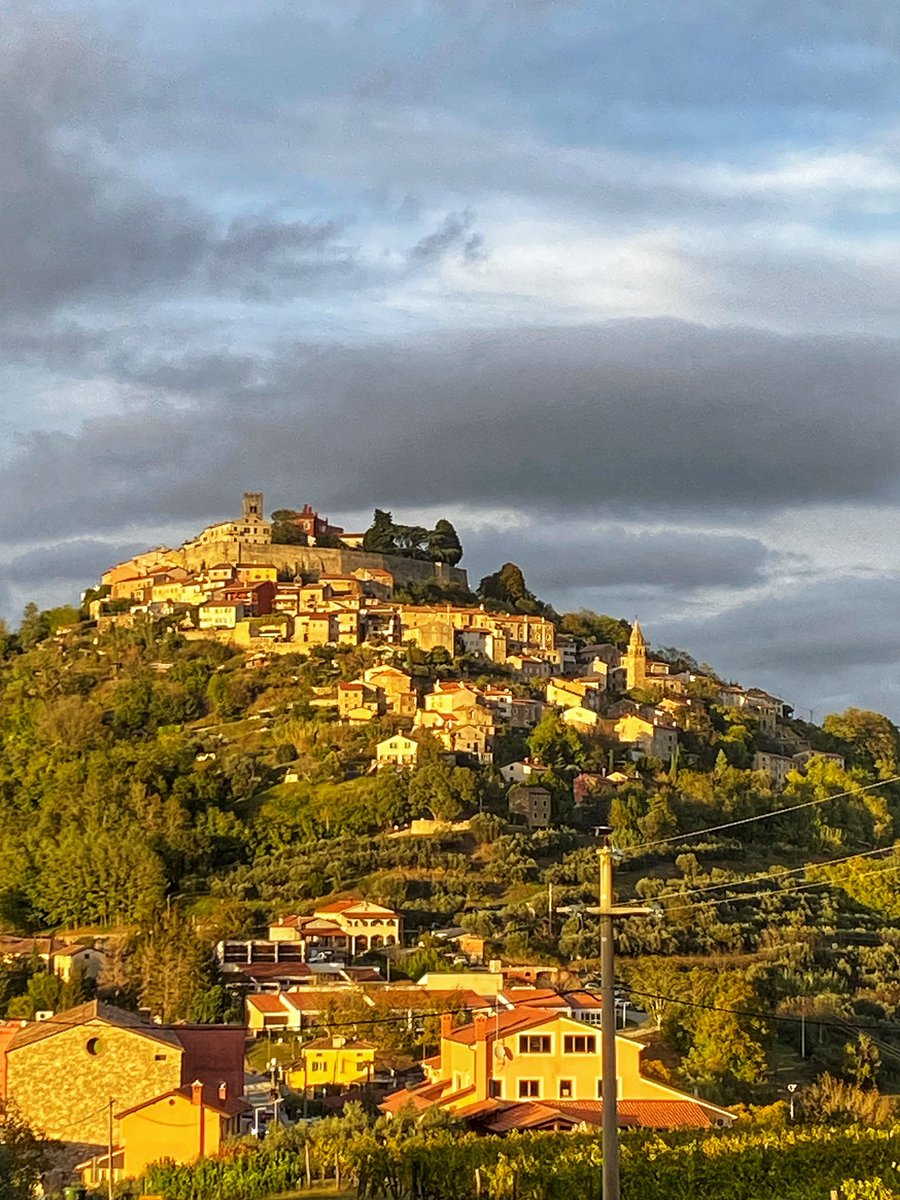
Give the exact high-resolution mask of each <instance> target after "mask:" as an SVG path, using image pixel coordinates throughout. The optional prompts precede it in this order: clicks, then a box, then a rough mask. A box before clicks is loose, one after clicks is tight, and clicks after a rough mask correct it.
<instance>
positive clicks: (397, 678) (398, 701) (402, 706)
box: [362, 667, 417, 717]
mask: <svg viewBox="0 0 900 1200" xmlns="http://www.w3.org/2000/svg"><path fill="white" fill-rule="evenodd" d="M362 678H363V683H366V684H368V685H369V687H373V688H375V689H376V691H377V692H378V693H379V695H381V696H383V698H384V709H385V711H386V712H390V713H395V714H396V715H397V716H398V717H412V716H414V715H415V712H416V703H417V696H416V692H415V689H414V688H413V684H412V677H411V676H410V675H407V673H406V672H405V671H400V670H398V669H397V668H396V667H369V669H368V670H367V671H364V672H363V677H362Z"/></svg>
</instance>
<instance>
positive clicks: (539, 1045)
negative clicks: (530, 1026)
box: [519, 1033, 550, 1054]
mask: <svg viewBox="0 0 900 1200" xmlns="http://www.w3.org/2000/svg"><path fill="white" fill-rule="evenodd" d="M519 1053H520V1054H549V1053H550V1038H549V1036H548V1035H547V1034H533V1033H520V1034H519Z"/></svg>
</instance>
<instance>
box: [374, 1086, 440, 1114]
mask: <svg viewBox="0 0 900 1200" xmlns="http://www.w3.org/2000/svg"><path fill="white" fill-rule="evenodd" d="M437 1086H438V1085H437V1084H430V1085H428V1087H429V1088H431V1089H434V1088H436V1087H437ZM441 1087H443V1084H442V1085H441ZM425 1090H426V1089H424V1088H423V1089H419V1088H417V1089H416V1090H415V1091H413V1090H411V1089H410V1088H401V1089H400V1090H399V1091H398V1092H391V1094H390V1095H389V1096H386V1097H385V1098H384V1100H383V1101H382V1102H381V1104H379V1105H378V1107H379V1109H380V1110H381V1112H383V1113H396V1112H399V1111H400V1110H401V1109H402V1108H406V1106H407V1104H411V1105H412V1106H413V1108H415V1109H416V1110H417V1111H419V1112H422V1111H423V1110H424V1109H426V1108H431V1106H432V1104H434V1101H435V1099H437V1096H435V1097H431V1096H426V1095H424V1094H423V1093H424V1091H425ZM438 1094H440V1093H438Z"/></svg>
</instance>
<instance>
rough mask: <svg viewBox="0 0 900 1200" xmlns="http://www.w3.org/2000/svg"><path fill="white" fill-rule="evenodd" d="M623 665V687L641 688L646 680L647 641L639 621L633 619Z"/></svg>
mask: <svg viewBox="0 0 900 1200" xmlns="http://www.w3.org/2000/svg"><path fill="white" fill-rule="evenodd" d="M622 663H623V666H624V667H625V688H626V690H627V691H629V692H630V691H631V689H632V688H641V687H643V686H644V685H645V683H646V682H647V642H646V639H645V638H644V631H643V630H642V629H641V626H640V622H639V621H637V620H635V622H634V625H633V626H632V629H631V637H630V638H629V639H628V649H627V650H626V651H625V653H624V654H623V656H622Z"/></svg>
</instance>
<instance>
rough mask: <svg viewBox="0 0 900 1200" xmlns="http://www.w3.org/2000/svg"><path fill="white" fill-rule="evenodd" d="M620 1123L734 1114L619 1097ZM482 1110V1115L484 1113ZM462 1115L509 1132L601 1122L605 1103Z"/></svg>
mask: <svg viewBox="0 0 900 1200" xmlns="http://www.w3.org/2000/svg"><path fill="white" fill-rule="evenodd" d="M617 1111H618V1117H619V1125H620V1126H632V1127H636V1128H643V1129H677V1128H679V1127H691V1128H699V1129H705V1128H708V1127H709V1126H711V1125H712V1124H713V1121H714V1116H715V1115H717V1114H720V1113H721V1114H722V1115H723V1116H727V1117H731V1115H732V1114H731V1113H727V1112H726V1111H725V1110H724V1109H718V1108H716V1107H715V1106H714V1105H712V1106H706V1105H704V1104H702V1103H700V1102H699V1101H697V1100H693V1099H685V1100H620V1101H619V1103H618V1109H617ZM482 1114H483V1115H482ZM460 1115H465V1116H467V1117H470V1118H472V1117H475V1118H477V1117H479V1116H480V1115H481V1116H482V1119H481V1120H480V1122H479V1123H480V1124H481V1125H482V1126H483V1128H485V1129H486V1130H489V1131H490V1132H491V1133H508V1132H509V1131H510V1130H513V1129H533V1128H537V1127H540V1126H542V1125H546V1124H550V1123H552V1122H556V1121H559V1120H560V1119H562V1120H563V1121H564V1122H566V1123H567V1124H575V1125H580V1124H586V1125H600V1124H601V1123H602V1120H603V1104H602V1102H601V1101H599V1100H541V1101H525V1102H521V1103H516V1102H515V1101H510V1102H508V1103H507V1104H498V1106H497V1108H496V1109H495V1110H494V1112H493V1113H484V1110H482V1113H479V1111H478V1108H473V1110H471V1111H468V1112H467V1111H466V1110H462V1112H461V1114H460Z"/></svg>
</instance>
